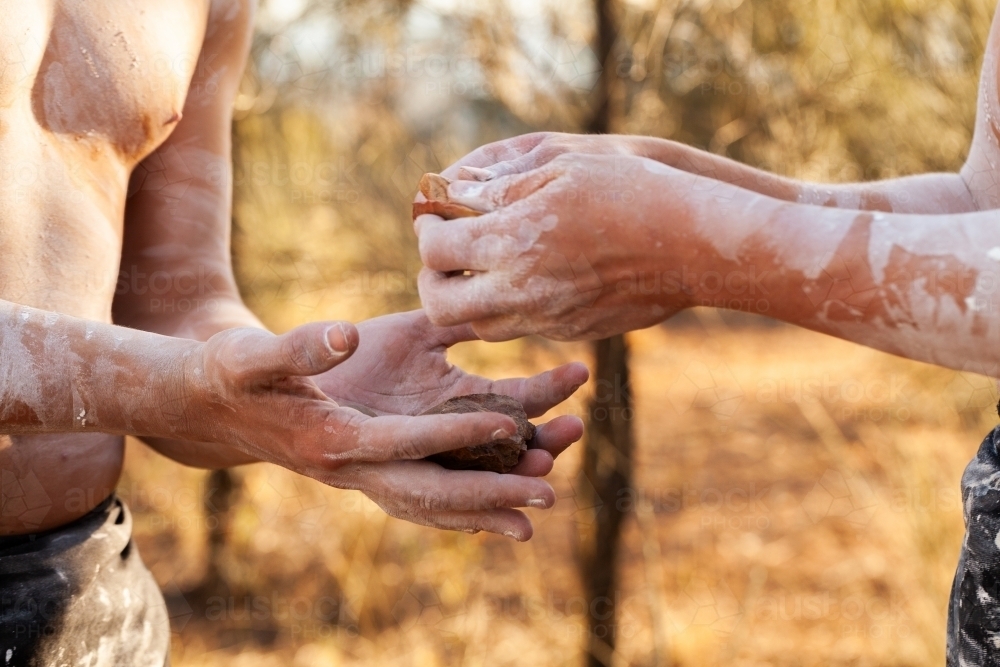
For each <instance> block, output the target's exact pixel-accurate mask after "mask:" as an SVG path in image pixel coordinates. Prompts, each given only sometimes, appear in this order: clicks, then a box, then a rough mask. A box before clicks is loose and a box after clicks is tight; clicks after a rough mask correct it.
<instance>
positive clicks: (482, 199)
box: [448, 169, 559, 211]
mask: <svg viewBox="0 0 1000 667" xmlns="http://www.w3.org/2000/svg"><path fill="white" fill-rule="evenodd" d="M558 176H559V173H558V171H557V170H554V169H537V170H533V171H529V172H528V173H525V174H521V173H517V174H513V175H509V176H500V177H497V178H493V179H491V180H489V181H485V182H484V181H462V180H456V181H452V182H451V184H450V185H449V186H448V198H449V200H451V201H453V202H456V203H458V204H463V205H465V206H468V207H469V208H473V209H476V210H477V211H495V210H497V209H499V208H503V207H504V206H509V205H511V204H513V203H514V202H516V201H520V200H522V199H526V198H527V197H529V196H530V195H532V194H533V193H535V192H537V191H538V190H541V189H542V188H544V187H545V186H546V185H547V184H548V183H549V182H551V181H552V180H554V179H556V178H557V177H558Z"/></svg>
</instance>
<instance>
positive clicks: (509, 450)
mask: <svg viewBox="0 0 1000 667" xmlns="http://www.w3.org/2000/svg"><path fill="white" fill-rule="evenodd" d="M470 412H499V413H501V414H505V415H507V416H509V417H511V418H512V419H513V420H514V421H515V422H516V423H517V433H515V434H514V435H513V436H512V437H510V438H505V439H503V440H493V441H490V442H484V443H482V444H479V445H472V446H469V447H463V448H461V449H455V450H452V451H450V452H442V453H440V454H435V455H433V456H429V457H427V458H428V460H429V461H434V462H435V463H437V464H439V465H441V466H443V467H445V468H449V469H450V470H487V471H489V472H499V473H505V472H510V471H511V470H512V469H513V468H514V466H516V465H517V462H518V460H519V459H520V458H521V452H524V451H527V449H528V446H529V444H530V443H531V441H532V440H533V439H534V437H535V426H534V424H532V423H531V422H529V421H528V415H527V414H525V412H524V407H523V406H522V405H521V403H520V402H519V401H517V400H516V399H513V398H511V397H510V396H504V395H502V394H468V395H466V396H456V397H455V398H451V399H448V400H447V401H445V402H444V403H441V404H439V405H435V406H434V407H433V408H431V409H430V410H427V411H426V412H424V413H423V414H425V415H450V414H467V413H470Z"/></svg>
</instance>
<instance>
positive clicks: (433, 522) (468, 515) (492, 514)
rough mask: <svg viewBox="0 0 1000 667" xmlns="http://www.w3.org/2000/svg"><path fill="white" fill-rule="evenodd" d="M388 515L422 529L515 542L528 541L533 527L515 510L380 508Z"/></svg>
mask: <svg viewBox="0 0 1000 667" xmlns="http://www.w3.org/2000/svg"><path fill="white" fill-rule="evenodd" d="M382 509H383V510H385V512H386V513H387V514H389V515H390V516H394V517H396V518H397V519H404V520H406V521H410V522H412V523H417V524H420V525H422V526H430V527H431V528H439V529H441V530H460V531H462V532H464V533H472V534H475V533H479V532H483V531H485V532H487V533H496V534H497V535H504V536H506V537H509V538H511V539H513V540H517V541H518V542H525V541H527V540H530V539H531V536H532V535H533V534H534V528H532V526H531V521H530V520H529V519H528V517H527V516H525V514H524V512H521V511H518V510H514V509H496V510H491V511H487V512H419V511H414V510H413V509H412V508H408V507H405V506H404V507H399V508H397V507H383V508H382Z"/></svg>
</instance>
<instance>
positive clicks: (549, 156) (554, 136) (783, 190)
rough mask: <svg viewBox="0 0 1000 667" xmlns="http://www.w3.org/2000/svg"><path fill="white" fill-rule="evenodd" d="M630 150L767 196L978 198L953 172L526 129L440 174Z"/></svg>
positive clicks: (947, 205) (923, 209) (913, 206)
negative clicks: (877, 177) (860, 173)
mask: <svg viewBox="0 0 1000 667" xmlns="http://www.w3.org/2000/svg"><path fill="white" fill-rule="evenodd" d="M566 153H583V154H590V155H618V156H622V157H626V156H634V157H644V158H649V159H651V160H655V161H657V162H660V163H662V164H665V165H667V166H669V167H674V168H676V169H681V170H683V171H686V172H689V173H691V174H695V175H697V176H705V177H707V178H712V179H714V180H718V181H720V182H723V183H728V184H730V185H736V186H739V187H741V188H743V189H745V190H750V191H752V192H756V193H758V194H763V195H767V196H768V197H772V198H774V199H781V200H784V201H788V202H796V203H803V204H816V205H819V206H827V207H834V208H847V209H856V210H868V211H883V212H896V213H965V212H968V211H974V210H976V209H977V207H978V206H979V205H980V202H978V201H977V199H976V197H975V196H974V195H973V192H972V191H971V190H970V188H969V184H968V178H969V175H970V174H969V173H968V170H967V169H966V170H963V172H962V173H961V174H959V173H953V174H946V173H940V174H919V175H916V176H904V177H901V178H894V179H887V180H883V181H871V182H865V183H838V184H830V183H809V182H806V181H800V180H796V179H792V178H787V177H785V176H780V175H778V174H773V173H770V172H767V171H763V170H760V169H755V168H753V167H749V166H747V165H745V164H742V163H739V162H736V161H735V160H730V159H729V158H726V157H722V156H720V155H715V154H713V153H707V152H705V151H701V150H698V149H696V148H692V147H691V146H688V145H686V144H682V143H678V142H676V141H669V140H666V139H657V138H654V137H643V136H632V135H597V136H595V135H575V134H559V133H554V132H540V133H536V134H526V135H522V136H519V137H514V138H512V139H506V140H504V141H499V142H496V143H493V144H487V145H485V146H482V147H480V148H478V149H476V150H475V151H473V152H472V153H470V154H469V155H467V156H465V157H463V158H462V159H461V160H459V161H458V162H456V163H455V164H453V165H452V166H450V167H449V168H448V169H446V170H445V171H444V172H442V173H443V175H445V176H447V177H450V178H465V179H471V180H481V181H488V180H491V179H494V178H498V177H501V176H507V175H513V174H519V173H526V172H528V171H531V170H532V169H537V168H538V167H541V166H543V165H545V164H547V163H548V162H550V161H551V160H553V159H555V158H556V157H558V156H560V155H564V154H566Z"/></svg>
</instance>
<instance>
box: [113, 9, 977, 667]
mask: <svg viewBox="0 0 1000 667" xmlns="http://www.w3.org/2000/svg"><path fill="white" fill-rule="evenodd" d="M592 9H593V8H592V7H591V5H590V4H589V3H588V2H586V1H585V0H571V1H569V2H555V1H554V0H504V1H501V0H498V1H495V2H486V1H483V2H475V3H458V2H451V1H447V0H425V1H423V2H407V1H402V0H399V1H390V0H371V1H369V2H366V1H362V0H316V1H314V2H309V1H308V0H299V1H297V2H293V1H291V0H286V1H285V2H278V0H269V1H268V2H265V3H264V4H263V6H262V9H261V11H260V15H259V27H260V30H259V34H258V37H257V39H256V40H255V44H254V53H253V63H252V65H251V67H250V69H249V70H248V72H247V76H246V80H245V82H244V86H243V89H242V93H241V95H240V98H239V100H238V103H237V122H236V124H235V126H234V139H235V147H236V151H235V174H236V178H235V195H234V197H235V206H234V259H235V262H236V267H237V274H238V278H239V280H240V283H241V287H242V290H243V292H244V295H245V297H246V299H247V301H248V303H250V305H251V306H252V307H253V308H254V309H255V310H257V311H258V312H259V313H260V315H261V317H262V318H263V319H264V320H265V321H266V322H267V323H268V324H270V325H272V326H273V327H275V328H276V329H286V328H288V327H290V326H293V325H295V324H297V323H299V322H302V321H306V320H311V319H326V318H350V319H361V318H364V317H369V316H373V315H377V314H379V313H383V312H390V311H395V310H400V309H404V308H411V307H417V306H418V305H419V299H418V295H417V293H416V286H415V280H416V273H417V271H418V269H419V258H418V256H417V253H416V247H415V245H416V244H415V238H414V236H413V233H412V230H411V223H410V216H409V203H410V200H411V197H412V195H413V193H414V192H415V190H416V181H417V179H418V177H419V176H420V174H421V173H423V172H424V171H428V170H438V169H440V168H441V167H443V166H445V165H446V164H448V163H450V162H451V161H453V160H454V159H456V158H458V157H460V156H461V155H463V154H464V153H466V152H467V151H469V150H472V149H473V148H475V147H476V146H478V145H480V144H482V143H485V142H488V141H492V140H496V139H499V138H503V137H507V136H511V135H513V134H517V133H521V132H526V131H533V130H537V129H547V130H560V131H579V130H580V129H581V128H583V127H584V126H585V124H586V122H587V119H588V118H589V116H590V114H591V108H590V104H591V91H592V90H593V87H594V84H595V81H596V80H597V75H598V72H599V71H600V64H599V63H597V62H596V59H595V58H594V56H593V52H592V51H591V50H590V47H589V46H588V45H589V42H590V40H591V37H592V30H593V27H592V26H593V23H592V16H591V14H592ZM993 9H994V6H993V3H992V2H987V1H985V0H968V1H957V0H945V1H940V2H930V1H929V0H905V1H904V0H871V1H867V2H865V1H863V0H840V1H838V2H833V1H832V0H817V1H813V2H804V1H795V0H742V1H741V0H720V1H717V2H712V1H709V0H691V1H688V2H679V1H677V0H662V1H661V0H635V1H631V2H626V1H624V0H623V1H622V2H620V3H619V4H618V5H617V14H618V23H619V26H620V35H619V38H618V41H617V43H616V47H615V56H614V58H613V62H612V63H611V66H612V67H613V68H614V72H613V85H612V95H613V97H612V108H613V113H612V126H613V128H614V129H615V130H616V131H619V132H631V133H645V134H652V135H656V136H661V137H666V138H672V139H676V140H679V141H684V142H687V143H691V144H693V145H695V146H698V147H700V148H704V149H706V150H711V151H713V152H716V153H720V154H725V155H728V156H730V157H733V158H735V159H738V160H741V161H744V162H747V163H750V164H753V165H757V166H763V167H765V168H768V169H772V170H775V171H778V172H781V173H785V174H788V175H791V176H795V177H799V178H806V179H810V180H831V181H845V180H858V179H873V178H883V177H891V176H895V175H900V174H908V173H916V172H923V171H929V170H954V169H957V168H958V167H959V166H960V164H961V162H962V159H963V157H964V154H965V151H966V150H967V146H968V143H969V140H970V138H971V128H972V123H973V119H974V112H975V99H976V84H977V79H978V69H979V63H980V62H981V60H982V52H983V48H984V45H985V40H986V35H987V32H988V29H989V24H990V19H991V15H992V11H993ZM686 321H687V323H688V324H687V325H686V326H676V327H673V328H666V329H657V330H653V331H648V332H642V333H640V334H637V335H635V336H633V337H632V342H633V346H634V350H635V355H634V360H633V361H634V373H635V384H634V386H635V393H636V397H637V405H636V432H637V436H638V461H637V465H636V468H637V470H639V479H638V485H637V488H636V489H635V494H634V495H633V496H631V497H630V498H626V499H624V502H632V503H633V508H634V510H635V521H633V522H631V523H630V526H629V529H628V531H627V533H628V534H627V536H626V551H627V555H626V557H625V558H624V559H623V562H622V563H621V564H620V567H621V568H622V572H623V580H624V588H623V600H622V608H623V609H624V616H623V618H622V619H621V621H620V625H619V630H620V633H621V634H620V636H619V641H618V654H616V655H615V656H614V663H615V664H616V665H618V664H630V665H637V666H638V665H651V664H652V658H651V656H652V655H653V652H652V651H653V648H655V649H656V651H657V654H658V655H659V656H660V657H661V660H665V659H666V658H667V657H669V660H670V664H675V665H697V666H699V667H700V666H702V665H713V664H720V665H721V664H726V665H730V664H773V665H795V666H800V665H832V664H833V665H835V664H852V665H853V664H857V665H876V664H878V665H938V664H941V663H942V662H943V648H944V623H945V610H946V597H947V591H948V587H949V585H950V580H951V572H952V570H953V567H954V564H955V560H956V558H957V554H958V549H959V543H960V539H961V530H962V529H961V503H960V498H958V491H957V490H958V480H959V475H960V473H961V470H962V467H963V466H964V463H965V461H966V460H968V458H969V457H971V455H972V453H973V452H974V451H975V448H976V446H977V445H978V442H979V440H980V438H981V436H982V434H983V433H984V432H985V430H986V429H987V428H988V427H989V426H990V425H991V424H992V421H993V417H992V416H991V415H990V404H991V402H992V401H993V400H994V399H993V396H994V393H995V392H994V391H993V390H992V388H991V385H990V383H989V382H987V381H985V380H982V379H981V378H977V377H975V376H971V375H967V374H957V373H952V372H950V371H943V370H939V369H932V368H929V367H927V366H924V365H920V364H916V363H911V362H906V361H903V360H900V359H896V358H892V357H888V356H886V355H882V354H880V353H876V352H872V351H869V350H864V349H861V348H858V347H852V346H850V345H847V344H844V343H839V342H836V341H833V340H832V339H828V338H824V337H821V336H818V335H817V334H812V333H809V332H804V331H799V330H793V329H790V328H785V327H774V328H755V327H745V326H743V325H742V324H741V323H740V322H742V320H741V321H740V322H735V323H730V324H726V323H725V322H726V320H724V319H723V318H720V317H717V316H713V315H712V314H711V313H710V312H703V313H700V315H699V317H697V318H695V317H690V318H688V319H687V320H686ZM582 354H585V348H582V347H579V346H556V345H552V344H547V343H544V342H541V341H515V342H511V343H506V344H503V345H493V346H490V345H485V344H471V345H466V346H461V348H460V349H459V350H457V353H456V355H455V357H454V359H455V360H456V362H457V363H461V364H462V365H463V366H466V367H468V368H469V369H470V370H474V371H480V372H483V373H486V374H489V375H491V376H501V375H511V374H522V373H528V372H532V371H537V370H538V369H540V368H542V367H544V366H546V365H551V364H553V363H556V362H558V361H563V360H567V359H570V358H574V357H577V358H579V357H580V356H581V355H582ZM584 358H586V357H585V356H584ZM584 399H585V397H578V398H576V399H574V401H573V402H571V403H570V405H569V406H568V408H567V409H568V410H570V411H576V412H578V413H580V414H582V412H583V405H584ZM578 465H579V458H578V452H576V451H571V452H569V453H568V454H567V455H566V456H564V457H562V458H561V459H560V461H559V462H558V464H557V468H556V471H555V472H554V473H553V484H554V485H555V486H556V488H557V491H558V494H559V496H560V501H559V503H558V504H557V506H556V508H555V509H553V510H551V511H549V512H532V516H533V518H534V519H535V520H536V537H535V538H534V539H533V540H532V541H531V542H530V543H528V544H526V545H514V544H512V543H509V542H506V541H504V540H502V539H500V538H492V537H484V536H476V537H471V536H466V535H452V534H447V533H439V532H434V531H431V530H428V529H423V528H419V527H415V526H412V525H409V524H405V523H402V522H399V521H396V520H393V519H386V518H385V517H384V516H383V515H382V514H381V513H380V512H379V511H378V510H377V509H376V508H375V507H374V506H373V505H371V504H370V503H368V502H367V501H365V500H363V499H361V498H360V497H359V496H358V495H357V494H352V493H348V492H340V491H336V490H332V489H326V488H323V487H321V486H320V485H319V484H317V483H313V482H309V481H308V480H304V479H301V478H298V477H296V476H294V475H291V474H290V473H286V472H284V471H281V470H277V469H275V468H272V467H269V466H252V467H249V468H246V469H245V470H241V471H238V472H237V473H236V474H237V475H238V476H239V478H240V480H241V491H240V494H241V495H240V499H239V502H238V505H237V507H238V509H237V510H236V515H235V517H234V520H233V523H232V525H233V534H232V535H231V536H230V540H229V543H228V544H227V546H226V552H225V554H224V559H225V564H226V567H225V570H226V571H227V572H228V574H227V581H226V582H225V584H226V586H227V587H228V591H229V593H228V595H222V596H221V597H218V599H216V598H213V597H208V598H206V597H205V595H204V594H203V591H202V592H199V589H198V583H199V581H200V578H201V577H202V576H203V574H204V571H205V566H204V558H205V553H206V551H205V546H204V543H205V537H204V536H205V533H206V531H207V528H208V527H209V526H208V525H207V524H209V523H211V522H212V520H213V518H214V517H213V515H212V513H211V511H209V512H208V514H207V515H206V514H205V513H204V511H203V510H202V508H201V506H200V504H199V502H198V501H197V500H196V499H197V498H198V497H199V491H198V488H199V484H201V481H202V479H203V474H202V473H200V472H194V471H187V470H183V469H181V468H179V467H174V466H170V467H167V466H165V465H164V464H163V463H162V461H161V460H160V459H158V458H157V457H156V455H155V454H151V453H149V452H147V451H145V450H141V449H137V448H135V447H133V448H131V449H130V453H129V461H128V467H127V475H126V480H125V486H124V495H125V496H126V498H131V499H132V501H133V505H134V507H135V509H136V517H137V540H138V541H139V545H140V548H141V550H142V553H143V556H144V558H145V559H146V560H147V561H148V562H149V563H150V564H151V567H152V569H153V571H154V573H155V574H156V576H157V577H158V579H159V580H160V581H161V583H162V584H164V586H165V590H166V591H167V593H168V595H169V596H170V600H171V609H172V615H173V617H174V627H175V629H176V630H177V632H178V635H177V641H176V642H175V663H176V664H179V665H209V664H226V665H230V664H240V663H241V662H244V663H246V664H248V665H249V664H252V665H261V664H275V665H288V664H294V665H339V664H378V665H473V664H474V665H491V666H493V665H507V664H510V665H514V664H517V665H522V664H525V663H528V664H544V665H576V664H579V662H580V649H581V646H582V645H583V642H584V640H585V637H584V633H585V630H584V628H585V624H584V622H583V607H582V606H581V605H583V606H586V605H589V604H591V603H593V601H588V600H585V599H583V598H582V597H581V593H580V587H579V582H578V581H577V580H576V577H575V555H574V553H573V547H572V546H571V545H572V544H573V543H574V539H573V536H574V533H575V532H576V530H577V529H578V527H581V526H584V527H585V526H587V525H589V522H590V521H592V519H593V512H594V508H589V507H585V506H582V503H581V502H580V500H579V499H580V497H581V496H580V495H579V494H578V493H577V489H576V488H575V486H574V485H575V484H577V483H578V482H576V481H575V480H576V475H575V472H576V470H577V468H578Z"/></svg>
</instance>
